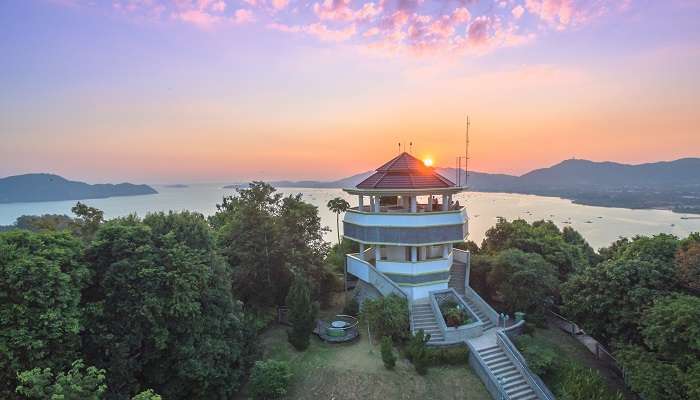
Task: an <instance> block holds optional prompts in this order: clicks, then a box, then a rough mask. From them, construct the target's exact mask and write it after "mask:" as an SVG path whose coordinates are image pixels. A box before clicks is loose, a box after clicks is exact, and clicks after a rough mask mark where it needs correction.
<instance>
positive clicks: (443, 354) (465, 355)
mask: <svg viewBox="0 0 700 400" xmlns="http://www.w3.org/2000/svg"><path fill="white" fill-rule="evenodd" d="M427 351H428V359H429V363H430V365H434V366H438V365H464V364H468V363H469V348H468V347H466V346H460V347H446V348H437V349H431V348H428V349H427Z"/></svg>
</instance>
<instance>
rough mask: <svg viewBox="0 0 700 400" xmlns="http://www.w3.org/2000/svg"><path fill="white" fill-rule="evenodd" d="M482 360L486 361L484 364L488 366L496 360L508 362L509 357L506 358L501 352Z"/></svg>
mask: <svg viewBox="0 0 700 400" xmlns="http://www.w3.org/2000/svg"><path fill="white" fill-rule="evenodd" d="M481 359H482V360H484V362H485V363H487V364H488V363H490V362H492V361H496V360H507V359H508V357H507V356H506V354H505V353H503V352H499V353H493V354H490V355H488V356H484V357H482V358H481Z"/></svg>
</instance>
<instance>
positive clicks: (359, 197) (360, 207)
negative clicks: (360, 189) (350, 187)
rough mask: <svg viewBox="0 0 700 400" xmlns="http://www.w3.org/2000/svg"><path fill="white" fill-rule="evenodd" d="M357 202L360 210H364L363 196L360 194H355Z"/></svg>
mask: <svg viewBox="0 0 700 400" xmlns="http://www.w3.org/2000/svg"><path fill="white" fill-rule="evenodd" d="M357 204H358V209H359V210H360V211H364V210H365V196H364V195H362V194H358V195H357Z"/></svg>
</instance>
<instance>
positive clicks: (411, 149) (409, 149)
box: [408, 142, 413, 154]
mask: <svg viewBox="0 0 700 400" xmlns="http://www.w3.org/2000/svg"><path fill="white" fill-rule="evenodd" d="M409 146H410V147H409V148H408V152H409V153H410V154H413V142H410V143H409Z"/></svg>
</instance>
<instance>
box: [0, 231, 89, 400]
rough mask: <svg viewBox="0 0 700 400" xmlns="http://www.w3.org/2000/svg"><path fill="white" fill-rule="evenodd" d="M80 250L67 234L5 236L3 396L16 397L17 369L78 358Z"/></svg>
mask: <svg viewBox="0 0 700 400" xmlns="http://www.w3.org/2000/svg"><path fill="white" fill-rule="evenodd" d="M81 249H82V246H81V243H80V242H79V241H78V240H76V239H74V238H73V237H71V235H70V234H69V233H67V232H61V233H55V232H50V233H32V232H29V231H24V230H16V231H10V232H5V233H2V234H0V304H2V307H0V397H2V398H12V393H13V392H14V389H15V387H16V386H17V384H16V383H17V381H16V378H17V376H16V374H17V373H18V372H20V371H25V370H28V369H31V368H42V369H43V368H51V369H54V370H60V369H62V368H63V367H64V366H66V365H69V364H70V362H72V361H73V360H75V359H76V358H77V357H78V356H79V344H80V337H79V334H80V331H81V329H82V328H83V323H82V312H81V308H80V290H81V288H82V287H83V286H84V285H85V283H86V281H87V279H88V275H89V271H88V269H87V268H86V266H85V265H84V264H83V263H82V262H81V261H80V255H81Z"/></svg>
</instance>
